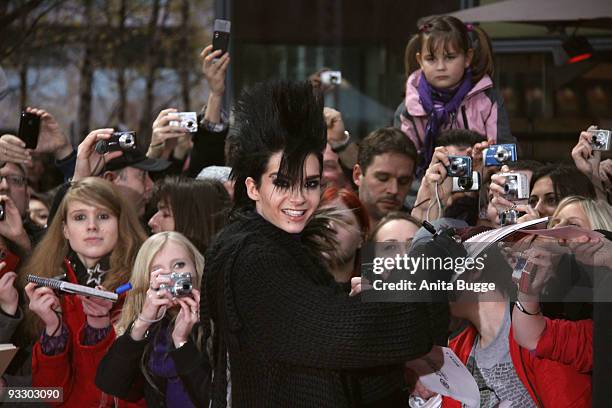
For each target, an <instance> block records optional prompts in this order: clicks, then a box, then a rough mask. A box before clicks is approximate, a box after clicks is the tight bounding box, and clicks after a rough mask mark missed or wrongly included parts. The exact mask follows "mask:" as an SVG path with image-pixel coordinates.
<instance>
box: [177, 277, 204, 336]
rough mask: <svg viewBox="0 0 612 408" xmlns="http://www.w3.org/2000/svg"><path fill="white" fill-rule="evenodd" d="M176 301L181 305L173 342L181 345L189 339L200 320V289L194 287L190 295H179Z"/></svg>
mask: <svg viewBox="0 0 612 408" xmlns="http://www.w3.org/2000/svg"><path fill="white" fill-rule="evenodd" d="M176 303H178V305H179V306H180V307H181V310H180V311H179V313H178V315H177V316H176V320H175V321H174V330H173V331H172V342H173V343H174V347H180V346H181V344H183V343H184V342H186V341H187V339H188V338H189V334H190V333H191V330H192V329H193V326H195V325H196V324H197V323H198V322H199V321H200V291H198V290H197V289H192V290H191V291H190V296H183V297H178V298H177V299H176Z"/></svg>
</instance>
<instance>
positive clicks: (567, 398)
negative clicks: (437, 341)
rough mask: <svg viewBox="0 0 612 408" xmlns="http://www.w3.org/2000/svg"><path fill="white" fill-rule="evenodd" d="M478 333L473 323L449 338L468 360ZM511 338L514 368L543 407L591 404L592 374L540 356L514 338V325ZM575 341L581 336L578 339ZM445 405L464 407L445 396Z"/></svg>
mask: <svg viewBox="0 0 612 408" xmlns="http://www.w3.org/2000/svg"><path fill="white" fill-rule="evenodd" d="M476 334H477V332H476V329H475V328H474V326H472V325H470V326H469V327H468V328H467V329H465V330H464V331H463V332H461V333H460V334H459V335H458V336H457V337H455V338H453V339H451V341H450V342H449V347H450V348H451V349H452V350H453V351H454V352H455V354H457V356H458V357H459V359H461V361H462V362H463V363H464V364H467V361H468V358H469V356H470V352H471V351H472V347H473V345H474V341H475V339H476ZM508 341H509V342H510V357H511V358H512V363H513V364H514V369H515V370H516V373H517V375H518V377H519V378H520V379H521V381H522V383H523V385H524V386H525V388H526V389H527V391H529V395H531V398H532V399H533V401H534V402H535V403H536V405H538V406H539V407H542V408H543V407H545V408H563V407H568V408H569V407H571V408H581V407H590V406H591V376H590V375H588V374H581V373H579V372H577V371H576V370H575V369H574V368H573V367H571V366H568V365H565V364H561V363H558V362H556V361H552V360H548V359H541V358H538V357H536V356H535V355H534V354H532V353H530V352H529V351H528V350H527V349H525V348H523V347H521V346H519V345H518V343H516V342H515V341H514V337H513V335H512V328H510V336H509V339H508ZM574 341H580V340H579V339H574ZM536 394H537V397H539V400H540V401H541V404H540V403H539V402H538V398H536ZM442 406H443V407H459V408H460V407H461V403H460V402H458V401H455V400H453V399H451V398H447V397H444V398H443V401H442Z"/></svg>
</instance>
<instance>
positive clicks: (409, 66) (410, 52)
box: [404, 33, 421, 79]
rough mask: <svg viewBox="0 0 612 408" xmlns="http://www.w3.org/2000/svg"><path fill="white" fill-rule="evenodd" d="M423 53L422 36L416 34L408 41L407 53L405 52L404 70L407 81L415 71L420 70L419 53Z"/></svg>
mask: <svg viewBox="0 0 612 408" xmlns="http://www.w3.org/2000/svg"><path fill="white" fill-rule="evenodd" d="M420 51H421V35H420V33H419V34H415V35H413V36H412V37H411V38H410V41H408V45H406V51H404V69H405V70H406V79H408V77H409V76H410V74H412V73H413V72H414V71H416V70H417V69H419V63H418V62H417V59H416V55H417V52H420Z"/></svg>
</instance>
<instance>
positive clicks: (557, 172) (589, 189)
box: [529, 164, 596, 203]
mask: <svg viewBox="0 0 612 408" xmlns="http://www.w3.org/2000/svg"><path fill="white" fill-rule="evenodd" d="M544 177H550V179H551V181H552V185H553V191H554V193H555V200H556V202H557V203H559V201H561V200H562V199H563V198H565V197H568V196H571V195H579V196H583V197H587V198H595V197H596V196H595V187H593V183H591V180H590V179H589V178H588V177H587V176H585V175H584V174H582V173H581V172H580V171H579V170H578V169H577V168H576V166H574V165H570V164H561V165H559V164H547V165H545V166H542V167H540V168H539V169H537V170H535V171H534V172H533V176H532V177H531V182H530V183H529V184H530V185H529V191H533V186H534V185H535V183H536V181H538V180H539V179H541V178H544Z"/></svg>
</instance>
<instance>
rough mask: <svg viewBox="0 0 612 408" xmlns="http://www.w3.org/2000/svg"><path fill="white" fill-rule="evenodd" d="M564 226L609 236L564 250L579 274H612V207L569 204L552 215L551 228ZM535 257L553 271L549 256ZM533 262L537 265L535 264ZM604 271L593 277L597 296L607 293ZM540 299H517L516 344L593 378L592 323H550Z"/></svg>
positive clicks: (572, 200)
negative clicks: (592, 268)
mask: <svg viewBox="0 0 612 408" xmlns="http://www.w3.org/2000/svg"><path fill="white" fill-rule="evenodd" d="M565 226H576V227H580V228H582V229H585V230H600V231H601V232H602V233H603V234H604V236H602V237H601V238H599V239H598V240H592V239H590V238H587V237H580V238H578V239H571V240H568V241H571V242H567V241H566V240H564V242H563V244H564V245H566V246H569V247H570V250H571V251H572V254H573V256H574V258H575V260H576V261H578V264H577V265H576V268H579V270H582V266H580V265H587V266H596V267H608V268H609V265H610V264H609V260H606V258H609V255H608V254H609V253H610V249H611V248H612V243H611V242H610V233H609V231H612V207H611V206H610V205H609V204H608V203H606V202H604V201H597V200H593V199H590V198H585V197H581V196H569V197H566V198H564V199H563V200H562V201H561V202H560V203H559V205H558V206H557V208H556V210H555V212H554V213H553V215H552V217H551V220H550V222H549V228H553V229H554V228H561V227H565ZM531 256H533V257H535V261H534V263H535V264H537V265H538V267H543V268H546V267H551V266H550V260H549V258H550V254H549V252H547V251H542V250H537V249H535V250H534V252H533V253H532V255H531ZM530 259H532V261H533V258H530ZM587 270H588V268H587ZM598 271H599V270H598ZM602 271H603V270H602ZM602 271H599V273H594V274H593V275H592V276H591V279H593V283H592V285H593V288H594V290H595V291H600V290H601V289H602V287H605V284H603V282H604V280H602V278H603V279H605V278H606V275H607V274H605V273H603V272H602ZM608 272H609V271H608ZM543 273H544V272H543ZM608 285H609V283H608ZM537 293H538V291H537V290H531V293H522V292H519V294H518V301H517V306H519V307H516V308H515V309H514V312H513V320H512V326H513V329H514V338H515V340H516V341H517V343H519V344H520V345H521V346H523V347H525V348H527V349H529V350H534V352H535V353H536V355H537V356H538V357H540V358H543V359H550V360H555V361H560V362H562V363H564V364H567V365H570V366H572V367H574V368H575V369H576V371H578V372H580V373H585V374H588V373H591V371H592V370H593V341H592V339H593V320H592V319H583V320H578V321H566V320H561V319H548V318H546V317H544V316H543V315H542V312H541V309H540V303H539V296H538V294H537Z"/></svg>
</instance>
